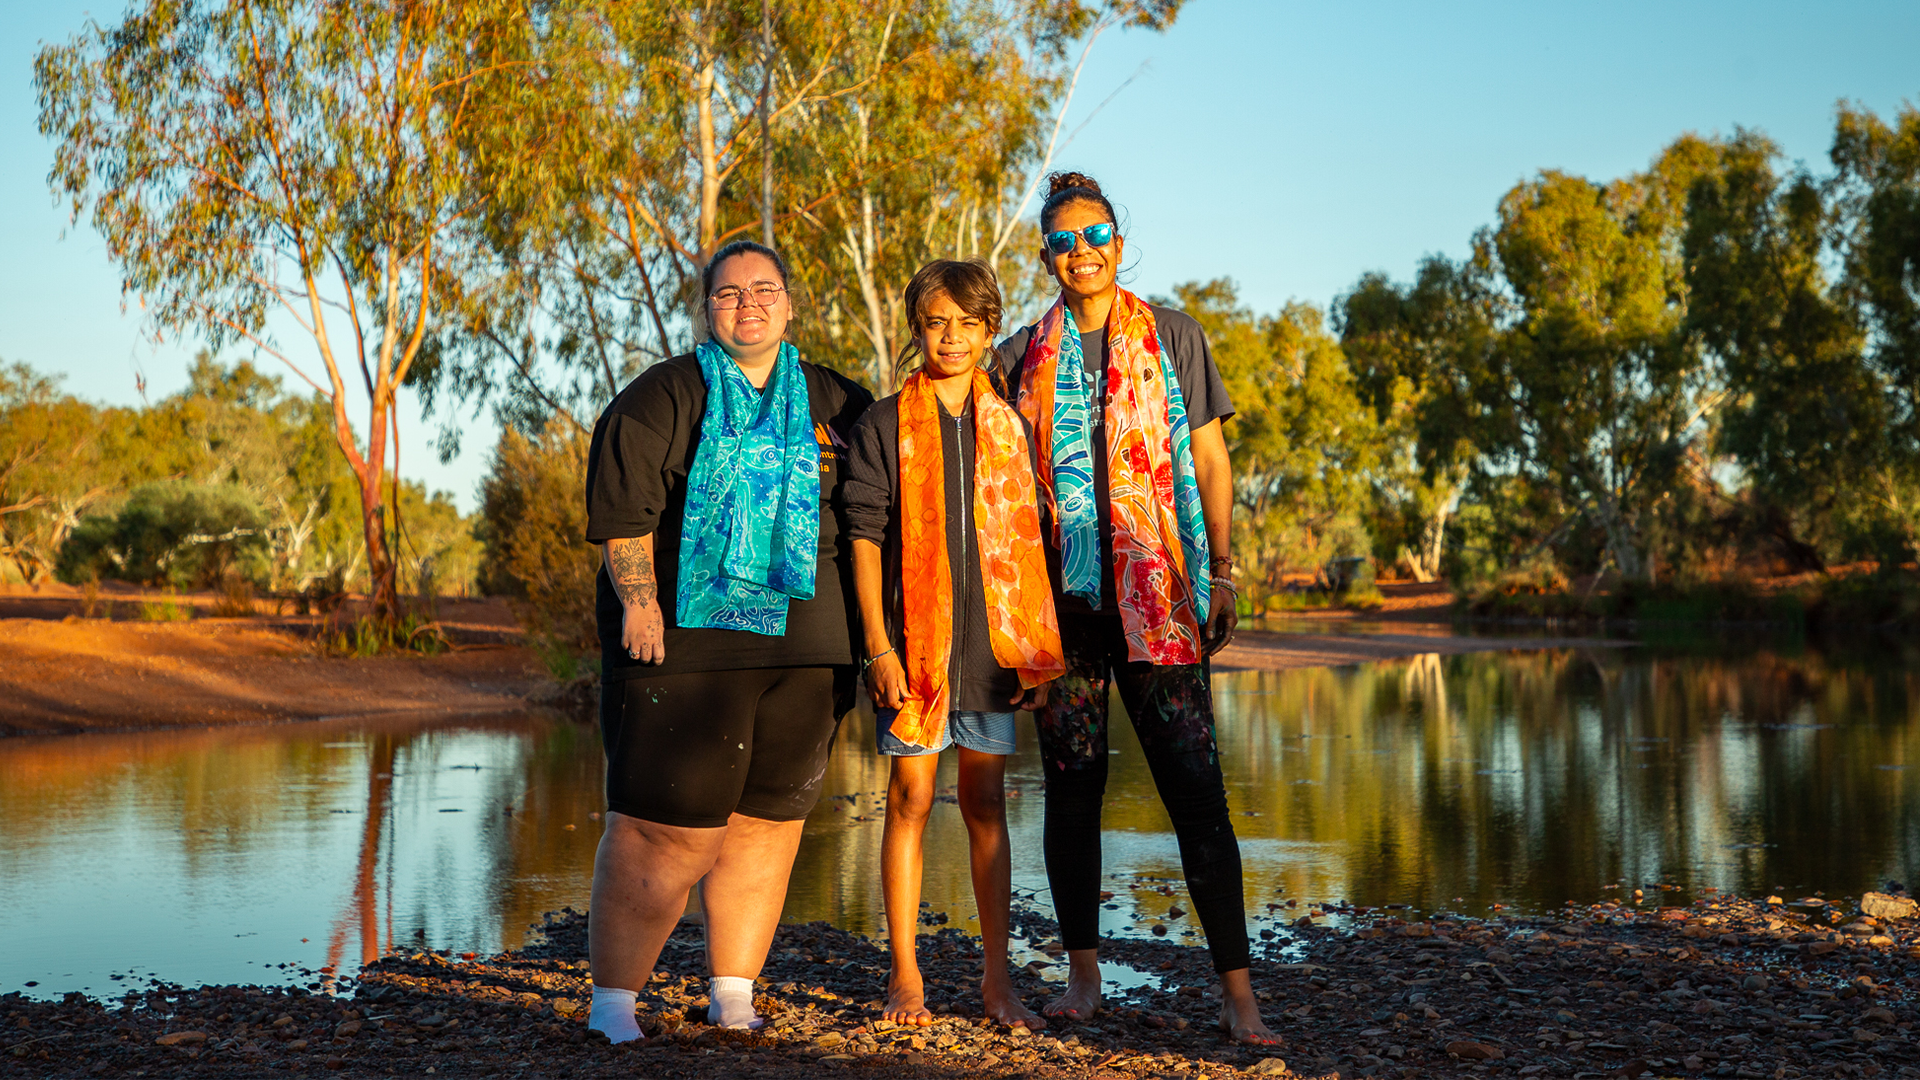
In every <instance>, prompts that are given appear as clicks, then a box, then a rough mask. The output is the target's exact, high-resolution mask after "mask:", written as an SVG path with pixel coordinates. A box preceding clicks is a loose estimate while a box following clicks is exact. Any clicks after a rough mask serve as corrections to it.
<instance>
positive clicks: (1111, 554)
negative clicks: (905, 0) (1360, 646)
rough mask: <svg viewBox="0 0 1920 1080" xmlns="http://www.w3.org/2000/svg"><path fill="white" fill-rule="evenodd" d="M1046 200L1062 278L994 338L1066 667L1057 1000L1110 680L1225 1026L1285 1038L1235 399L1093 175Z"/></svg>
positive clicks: (1094, 805)
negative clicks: (1228, 723) (1148, 776)
mask: <svg viewBox="0 0 1920 1080" xmlns="http://www.w3.org/2000/svg"><path fill="white" fill-rule="evenodd" d="M1048 188H1049V190H1048V195H1047V200H1046V202H1045V204H1044V205H1043V206H1042V207H1041V210H1040V230H1041V233H1042V236H1043V240H1044V246H1043V247H1042V249H1041V251H1040V262H1041V266H1042V267H1043V268H1045V270H1046V271H1047V272H1048V273H1049V274H1050V275H1052V277H1053V279H1054V280H1055V281H1056V282H1058V283H1059V285H1060V295H1059V297H1058V299H1056V300H1055V301H1054V304H1053V306H1052V307H1051V308H1050V309H1049V310H1048V311H1047V313H1046V314H1045V315H1044V316H1042V317H1041V319H1040V321H1039V322H1038V323H1035V324H1034V325H1032V326H1029V327H1026V328H1024V329H1022V330H1020V331H1018V332H1017V333H1015V334H1014V335H1013V336H1012V337H1011V338H1008V339H1007V340H1006V341H1004V342H1002V343H1001V344H1000V345H999V346H998V352H999V356H1000V363H1001V366H1002V371H1003V373H1004V375H1005V378H1004V380H1003V383H1004V385H1005V386H1006V387H1008V389H1009V391H1010V392H1011V393H1012V394H1013V396H1014V400H1015V402H1016V403H1017V404H1018V406H1019V409H1020V412H1021V414H1022V415H1024V416H1025V417H1026V418H1027V420H1028V422H1029V423H1031V424H1032V425H1033V428H1034V437H1035V440H1036V442H1037V443H1038V447H1037V450H1038V456H1039V459H1040V467H1039V470H1038V472H1039V488H1040V491H1041V497H1042V498H1043V499H1044V500H1045V501H1046V503H1047V505H1048V508H1049V509H1050V510H1051V516H1052V520H1053V522H1054V526H1053V535H1052V538H1051V539H1052V540H1053V543H1052V544H1050V545H1049V551H1048V556H1049V559H1050V561H1051V562H1052V563H1053V566H1054V568H1055V570H1056V577H1055V580H1056V586H1057V588H1058V589H1059V595H1058V596H1057V598H1056V606H1057V609H1058V612H1059V618H1060V637H1061V644H1062V647H1063V648H1064V650H1065V652H1066V662H1067V670H1066V674H1065V675H1063V676H1061V677H1060V678H1059V679H1057V680H1056V681H1055V682H1054V689H1053V694H1052V698H1051V700H1050V701H1049V702H1048V704H1047V706H1046V708H1045V709H1044V710H1042V711H1040V712H1038V713H1036V714H1035V720H1036V725H1037V727H1038V729H1039V736H1040V754H1041V760H1042V762H1043V763H1044V764H1045V767H1046V778H1047V779H1046V825H1045V828H1044V843H1045V853H1046V862H1047V879H1048V882H1049V883H1050V884H1051V886H1052V890H1053V902H1054V911H1055V914H1056V916H1057V917H1058V919H1059V921H1060V937H1061V944H1062V945H1064V946H1065V947H1066V950H1067V956H1068V973H1067V988H1066V991H1065V992H1064V993H1063V994H1061V995H1060V996H1059V997H1057V998H1055V999H1054V1000H1053V1001H1052V1002H1051V1003H1049V1005H1048V1006H1047V1009H1046V1011H1047V1013H1048V1014H1049V1015H1053V1016H1064V1017H1071V1018H1076V1019H1086V1018H1088V1017H1090V1016H1092V1015H1093V1014H1094V1013H1095V1012H1097V1011H1098V1010H1099V1007H1100V968H1099V963H1098V958H1099V957H1098V946H1099V940H1100V919H1099V915H1100V876H1101V866H1100V808H1101V802H1102V800H1103V798H1104V796H1105V793H1106V782H1107V742H1108V740H1107V722H1108V715H1107V712H1108V702H1109V700H1110V693H1109V691H1110V689H1111V688H1113V687H1115V686H1117V687H1118V689H1119V691H1120V699H1121V701H1122V703H1123V704H1124V705H1125V706H1126V710H1127V714H1128V716H1129V717H1130V718H1131V719H1132V721H1133V726H1134V730H1135V731H1136V732H1137V733H1138V735H1139V738H1140V748H1141V751H1142V752H1143V753H1144V754H1145V755H1146V758H1147V765H1148V768H1149V769H1150V770H1151V771H1152V774H1153V780H1154V786H1155V787H1156V788H1157V789H1158V790H1159V793H1160V800H1161V802H1162V803H1163V804H1165V806H1166V808H1167V813H1168V816H1169V817H1171V818H1172V820H1173V828H1174V833H1175V835H1176V836H1177V837H1178V839H1179V843H1180V861H1181V866H1182V868H1183V870H1184V871H1185V873H1186V879H1187V892H1188V893H1189V895H1190V896H1191V898H1192V902H1193V909H1194V912H1195V914H1196V915H1197V916H1198V917H1199V920H1200V924H1201V927H1202V928H1203V929H1204V930H1205V931H1206V935H1207V944H1208V947H1209V949H1210V950H1211V951H1212V953H1213V962H1214V968H1215V970H1216V971H1218V972H1219V973H1220V982H1221V989H1222V991H1223V998H1224V1000H1223V1003H1222V1005H1221V1010H1220V1026H1221V1028H1222V1029H1223V1030H1225V1031H1226V1032H1227V1033H1228V1034H1229V1035H1230V1036H1231V1037H1232V1038H1233V1039H1235V1040H1236V1041H1239V1042H1245V1043H1253V1044H1258V1045H1277V1044H1278V1043H1279V1039H1278V1038H1277V1037H1276V1036H1275V1035H1274V1034H1273V1032H1272V1031H1270V1030H1268V1028H1267V1026H1266V1024H1265V1023H1263V1022H1262V1021H1261V1019H1260V1012H1259V1006H1258V1004H1257V1002H1256V1001H1255V999H1254V996H1253V987H1252V984H1251V982H1250V981H1249V977H1248V965H1249V962H1250V959H1251V950H1250V947H1249V942H1248V938H1247V925H1246V909H1245V898H1244V894H1243V887H1242V883H1241V877H1240V846H1239V841H1238V840H1237V838H1235V836H1234V833H1233V822H1232V819H1231V818H1230V817H1229V816H1228V811H1227V792H1226V784H1225V781H1224V780H1223V778H1222V776H1221V772H1220V757H1219V749H1218V746H1217V745H1216V744H1215V741H1214V725H1213V696H1212V692H1211V690H1210V689H1209V687H1208V682H1207V664H1206V659H1207V657H1209V656H1211V655H1212V654H1213V653H1215V652H1217V651H1218V650H1219V649H1220V648H1221V647H1222V646H1224V645H1226V644H1227V642H1229V641H1231V640H1232V639H1233V629H1234V625H1235V623H1236V621H1237V614H1236V612H1235V610H1234V592H1233V581H1232V575H1231V571H1232V565H1233V562H1232V556H1231V554H1230V551H1231V547H1230V541H1231V535H1232V508H1233V478H1232V473H1231V467H1230V465H1229V463H1228V459H1227V445H1226V440H1225V438H1224V436H1223V435H1222V433H1221V424H1222V422H1223V421H1224V420H1226V419H1227V418H1228V417H1230V416H1232V415H1233V405H1232V403H1231V402H1230V401H1229V400H1228V399H1227V391H1226V386H1225V385H1224V384H1223V383H1222V381H1221V379H1220V372H1219V370H1218V368H1216V367H1215V365H1214V362H1213V355H1212V351H1211V350H1210V349H1209V348H1208V345H1207V338H1206V334H1205V333H1204V332H1203V331H1202V330H1201V329H1200V325H1199V323H1197V322H1195V321H1194V320H1193V319H1192V317H1190V316H1188V315H1186V314H1184V313H1182V312H1179V311H1175V310H1173V309H1170V308H1164V307H1159V306H1157V305H1154V304H1149V303H1147V302H1146V301H1144V300H1142V299H1140V298H1139V297H1137V296H1135V295H1134V294H1133V293H1131V292H1129V291H1127V290H1126V289H1123V288H1121V287H1120V286H1119V284H1118V283H1117V282H1116V280H1115V277H1116V275H1117V274H1118V272H1119V269H1120V262H1121V258H1122V256H1123V255H1124V253H1125V250H1126V242H1125V240H1124V239H1123V238H1122V237H1121V236H1120V233H1119V230H1118V228H1117V227H1116V223H1115V217H1114V213H1113V205H1112V203H1110V202H1108V200H1107V197H1106V196H1105V195H1103V194H1102V193H1101V191H1100V185H1099V184H1097V183H1095V182H1094V181H1093V179H1092V178H1090V177H1087V176H1085V175H1083V174H1080V173H1055V174H1053V175H1052V176H1050V177H1049V178H1048Z"/></svg>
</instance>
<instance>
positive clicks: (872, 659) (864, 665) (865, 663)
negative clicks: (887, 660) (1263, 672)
mask: <svg viewBox="0 0 1920 1080" xmlns="http://www.w3.org/2000/svg"><path fill="white" fill-rule="evenodd" d="M1234 595H1236V596H1238V595H1239V594H1238V593H1235V594H1234ZM892 651H893V647H892V646H891V645H889V646H888V647H887V651H886V652H882V653H875V654H874V655H872V656H869V657H867V658H866V659H865V660H862V661H860V670H861V671H865V670H867V669H868V668H870V667H872V666H873V665H874V664H875V663H877V662H879V660H880V658H881V657H883V656H885V655H887V653H890V652H892Z"/></svg>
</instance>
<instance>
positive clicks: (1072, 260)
mask: <svg viewBox="0 0 1920 1080" xmlns="http://www.w3.org/2000/svg"><path fill="white" fill-rule="evenodd" d="M1111 220H1113V219H1111V218H1109V217H1108V216H1107V211H1106V209H1105V208H1104V207H1102V206H1101V205H1100V204H1099V203H1095V202H1089V201H1086V200H1079V201H1076V202H1070V203H1068V204H1067V205H1065V206H1063V207H1061V208H1060V211H1059V212H1058V213H1056V214H1054V215H1053V220H1052V221H1050V222H1047V223H1046V224H1045V225H1044V226H1043V228H1044V231H1046V232H1059V231H1061V230H1067V231H1070V232H1072V233H1074V234H1075V235H1074V238H1073V250H1072V251H1069V252H1067V253H1066V254H1065V255H1055V254H1054V253H1053V252H1051V251H1049V250H1048V249H1047V246H1046V244H1045V243H1042V244H1041V245H1040V265H1041V266H1043V267H1045V268H1046V271H1047V273H1049V274H1052V275H1053V280H1055V281H1057V282H1059V283H1060V291H1061V292H1062V293H1064V294H1065V295H1066V298H1067V299H1068V300H1069V301H1072V300H1076V299H1080V300H1091V299H1094V298H1096V297H1104V296H1108V295H1110V294H1111V293H1112V292H1113V288H1114V277H1115V276H1116V275H1118V274H1119V273H1120V259H1121V257H1122V256H1123V255H1124V254H1125V252H1126V243H1127V242H1126V241H1125V240H1124V239H1122V238H1121V236H1120V233H1119V232H1118V231H1115V232H1114V234H1113V242H1112V243H1109V244H1107V245H1105V246H1103V247H1092V246H1090V245H1089V244H1088V243H1087V238H1086V237H1084V236H1080V235H1078V234H1079V232H1080V230H1082V229H1084V228H1086V227H1087V226H1089V225H1098V224H1099V223H1101V222H1103V221H1111Z"/></svg>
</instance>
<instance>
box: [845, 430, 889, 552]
mask: <svg viewBox="0 0 1920 1080" xmlns="http://www.w3.org/2000/svg"><path fill="white" fill-rule="evenodd" d="M885 411H886V410H885V409H884V408H883V407H882V406H880V405H876V406H874V407H872V408H870V409H868V410H867V411H866V412H865V413H863V414H862V415H861V417H860V422H859V423H857V424H855V425H854V426H853V439H852V446H851V447H849V448H848V452H847V478H846V481H845V482H844V483H843V484H842V485H841V497H842V498H844V499H845V500H846V506H847V536H848V538H849V539H851V540H868V541H871V542H873V543H875V544H880V545H884V544H885V543H886V539H887V527H888V525H889V524H891V522H892V520H893V515H894V503H895V491H894V487H895V484H896V482H897V479H898V474H899V470H898V469H897V468H896V467H895V464H894V462H895V459H896V457H897V454H898V450H897V447H896V445H895V443H896V440H895V437H894V434H893V433H892V432H889V431H887V430H885V427H886V426H887V425H885V424H883V422H882V421H883V419H884V416H883V413H884V412H885Z"/></svg>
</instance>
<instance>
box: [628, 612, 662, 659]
mask: <svg viewBox="0 0 1920 1080" xmlns="http://www.w3.org/2000/svg"><path fill="white" fill-rule="evenodd" d="M625 609H626V614H625V615H624V616H623V617H622V618H621V622H620V643H621V644H622V645H623V646H625V647H626V650H627V655H628V656H631V657H633V658H634V659H635V660H638V661H640V662H641V663H643V664H664V663H666V662H667V632H666V620H665V619H664V618H663V617H662V616H661V614H660V601H659V600H658V599H654V600H648V601H646V602H645V603H640V604H627V605H625Z"/></svg>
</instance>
